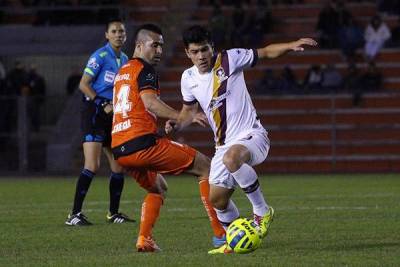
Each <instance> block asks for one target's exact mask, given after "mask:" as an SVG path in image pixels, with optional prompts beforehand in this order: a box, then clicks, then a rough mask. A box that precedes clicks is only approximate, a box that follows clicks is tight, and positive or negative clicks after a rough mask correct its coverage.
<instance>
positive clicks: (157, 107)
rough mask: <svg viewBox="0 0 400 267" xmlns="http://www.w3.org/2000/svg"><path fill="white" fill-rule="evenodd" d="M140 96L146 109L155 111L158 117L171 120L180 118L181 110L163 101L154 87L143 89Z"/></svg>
mask: <svg viewBox="0 0 400 267" xmlns="http://www.w3.org/2000/svg"><path fill="white" fill-rule="evenodd" d="M140 98H141V99H142V101H143V104H144V106H145V107H146V109H147V110H148V111H150V112H151V113H154V114H155V115H156V116H157V117H160V118H166V119H170V120H177V119H178V116H179V112H178V111H176V110H175V109H173V108H172V107H170V106H168V105H167V104H166V103H165V102H164V101H162V100H161V99H160V98H159V97H158V96H157V94H156V93H155V92H154V91H153V90H152V89H147V90H145V91H142V92H141V93H140Z"/></svg>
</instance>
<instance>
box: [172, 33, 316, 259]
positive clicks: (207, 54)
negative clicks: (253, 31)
mask: <svg viewBox="0 0 400 267" xmlns="http://www.w3.org/2000/svg"><path fill="white" fill-rule="evenodd" d="M183 42H184V45H185V51H186V54H187V56H188V57H189V58H190V59H191V61H192V63H193V65H194V66H192V67H191V68H188V69H186V70H185V71H184V72H183V74H182V79H181V91H182V96H183V102H184V104H183V108H182V111H181V112H182V114H188V113H189V114H192V115H193V116H194V114H196V111H197V109H198V106H199V105H200V106H201V108H202V109H203V111H204V113H205V114H206V116H207V118H208V121H209V124H210V126H211V128H212V130H213V131H214V139H215V143H216V152H215V155H214V157H213V159H212V161H211V170H210V178H209V182H210V185H211V186H210V201H211V203H212V204H213V206H214V208H215V210H216V213H217V216H218V219H219V220H220V221H221V223H222V224H223V225H224V226H225V227H227V226H228V225H229V224H230V223H231V222H233V221H234V220H235V219H237V218H238V217H239V211H238V209H237V208H236V206H235V204H234V202H233V201H232V200H231V195H232V194H233V192H234V189H235V187H236V186H237V185H238V186H239V187H240V188H242V190H243V191H244V192H245V194H246V196H247V198H248V199H249V201H250V202H251V204H252V206H253V214H254V222H255V223H256V224H257V225H258V227H259V230H260V233H261V235H262V236H263V237H265V236H266V234H267V232H268V227H269V225H270V223H271V222H272V219H273V215H274V210H273V208H272V207H270V206H268V204H267V203H266V201H265V199H264V196H263V194H262V191H261V188H260V184H259V182H258V176H257V174H256V172H255V171H254V169H253V166H255V165H258V164H260V163H262V162H263V161H264V160H265V159H266V157H267V155H268V151H269V139H268V133H267V131H266V130H265V129H264V127H263V126H262V125H261V123H260V120H259V118H258V116H257V113H256V110H255V108H254V106H253V103H252V101H251V98H250V95H249V92H248V91H247V87H246V83H245V80H244V75H243V70H244V69H246V68H249V67H252V66H254V65H255V64H256V63H257V60H258V59H263V58H276V57H279V56H281V55H283V54H285V53H286V52H289V51H303V50H304V48H303V46H304V45H309V46H316V45H317V43H316V42H315V41H314V40H313V39H309V38H302V39H299V40H297V41H294V42H288V43H279V44H271V45H267V46H265V47H263V48H260V49H243V48H234V49H229V50H227V51H223V52H221V53H214V50H213V46H212V41H211V36H210V33H209V31H208V30H206V29H205V28H203V27H202V26H192V27H190V28H188V29H186V30H185V31H184V33H183ZM185 126H186V125H182V124H181V123H180V121H179V119H178V121H177V122H173V121H169V122H167V124H166V129H165V130H166V132H167V133H169V132H172V131H174V130H175V131H177V130H180V129H182V128H183V127H185ZM231 252H232V250H231V249H230V248H229V246H228V245H227V244H225V245H223V246H222V247H220V248H217V249H214V250H211V251H209V254H218V253H231Z"/></svg>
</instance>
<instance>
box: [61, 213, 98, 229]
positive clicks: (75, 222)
mask: <svg viewBox="0 0 400 267" xmlns="http://www.w3.org/2000/svg"><path fill="white" fill-rule="evenodd" d="M65 224H66V225H70V226H89V225H92V223H91V222H89V221H88V220H87V217H86V216H85V215H84V214H83V213H82V212H79V213H77V214H68V218H67V220H66V221H65Z"/></svg>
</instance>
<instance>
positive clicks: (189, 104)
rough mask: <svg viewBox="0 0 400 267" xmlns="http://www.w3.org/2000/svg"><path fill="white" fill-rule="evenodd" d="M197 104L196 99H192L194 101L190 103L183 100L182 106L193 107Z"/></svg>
mask: <svg viewBox="0 0 400 267" xmlns="http://www.w3.org/2000/svg"><path fill="white" fill-rule="evenodd" d="M196 103H197V100H196V99H194V100H192V101H185V100H183V104H184V105H187V106H191V105H194V104H196Z"/></svg>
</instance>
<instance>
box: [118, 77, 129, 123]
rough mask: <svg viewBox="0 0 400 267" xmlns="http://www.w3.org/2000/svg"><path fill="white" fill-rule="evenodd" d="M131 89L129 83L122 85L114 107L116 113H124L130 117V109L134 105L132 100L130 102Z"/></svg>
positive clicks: (124, 116)
mask: <svg viewBox="0 0 400 267" xmlns="http://www.w3.org/2000/svg"><path fill="white" fill-rule="evenodd" d="M129 90H130V86H129V85H126V84H124V85H122V86H121V87H120V89H119V92H118V94H117V103H116V104H115V107H114V113H115V114H118V113H122V117H123V118H126V117H128V111H130V110H131V107H132V102H129Z"/></svg>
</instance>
